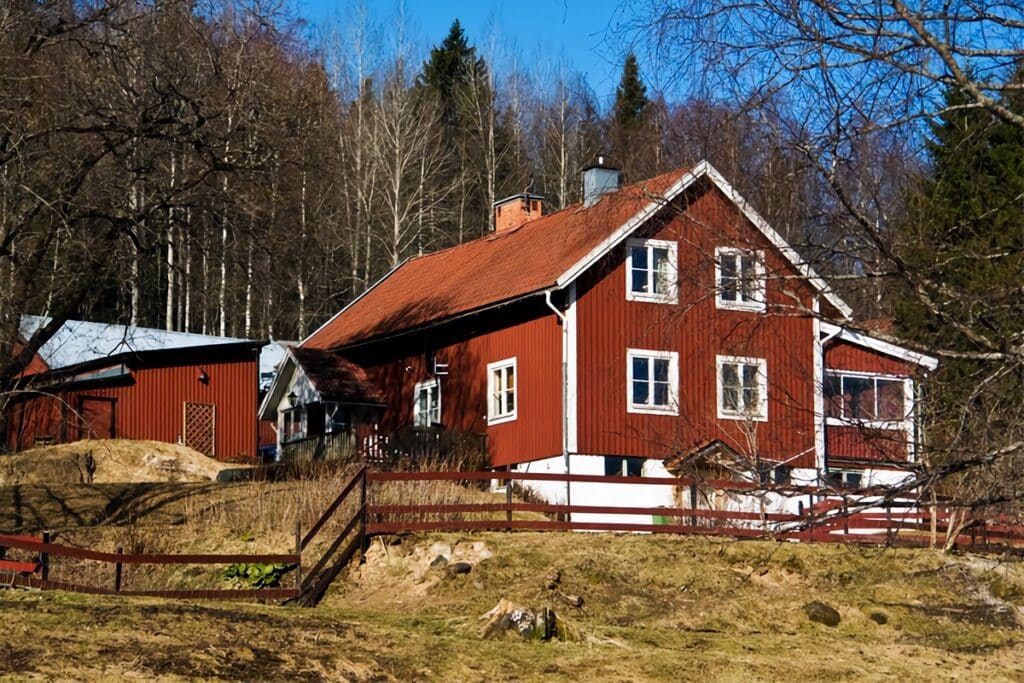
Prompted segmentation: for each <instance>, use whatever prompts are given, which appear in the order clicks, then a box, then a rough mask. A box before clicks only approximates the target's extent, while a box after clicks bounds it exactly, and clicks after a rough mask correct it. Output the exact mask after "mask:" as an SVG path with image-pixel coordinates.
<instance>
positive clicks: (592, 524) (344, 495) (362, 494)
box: [0, 465, 1024, 606]
mask: <svg viewBox="0 0 1024 683" xmlns="http://www.w3.org/2000/svg"><path fill="white" fill-rule="evenodd" d="M495 480H497V481H499V482H501V483H503V484H504V485H505V497H504V500H496V501H494V502H487V503H443V504H435V503H421V502H416V501H417V492H416V486H417V485H419V484H422V483H424V482H432V481H433V482H436V481H447V482H453V483H455V482H459V483H463V484H466V483H471V482H476V483H478V484H479V483H483V482H492V481H495ZM530 481H540V482H557V483H573V484H605V485H610V486H612V487H614V486H616V485H620V484H622V485H631V486H635V485H650V486H665V485H671V486H673V487H679V488H683V489H685V488H687V487H691V486H694V485H696V484H697V483H698V482H696V481H691V480H689V479H686V478H664V477H662V478H655V477H621V476H598V475H565V474H541V473H526V472H490V471H472V472H463V471H449V472H437V471H426V472H391V471H370V470H369V469H368V468H367V467H366V466H365V465H364V466H362V467H360V469H359V470H358V471H357V472H356V473H355V474H354V476H353V477H352V478H351V479H350V480H349V482H348V483H347V484H346V485H345V486H344V487H343V488H342V490H341V491H340V492H339V493H338V495H337V496H336V497H335V499H334V500H333V501H332V502H331V504H330V505H329V506H328V507H327V509H326V510H325V511H324V513H323V514H322V515H321V517H320V518H319V519H318V520H317V521H316V522H315V523H314V524H313V525H312V527H311V528H310V529H309V530H308V531H307V532H306V533H305V534H303V533H302V530H301V528H299V526H298V524H296V529H295V552H294V553H292V554H282V555H157V554H124V553H121V552H117V553H107V552H98V551H94V550H88V549H82V548H72V547H69V546H65V545H59V544H55V543H51V542H49V539H48V538H45V537H44V538H41V539H36V538H30V537H25V536H2V535H0V548H15V549H19V550H23V551H29V552H34V553H36V554H37V556H38V558H39V566H38V568H37V569H38V570H37V571H34V572H31V573H30V572H25V571H21V572H15V571H5V570H4V569H3V567H2V566H0V578H3V577H6V576H7V575H8V574H9V575H10V577H9V578H10V581H9V583H13V584H14V585H19V586H27V587H34V588H56V589H63V590H71V591H77V592H82V593H100V594H120V595H146V596H156V597H167V598H190V599H202V598H218V599H258V600H282V601H286V602H296V603H298V604H301V605H306V606H313V605H316V604H317V603H318V602H319V600H320V599H321V598H322V597H323V595H324V594H325V593H326V591H327V589H328V587H329V586H330V584H331V582H332V581H333V580H334V579H335V578H336V577H337V575H338V573H339V572H340V571H341V570H342V569H343V568H344V567H345V566H346V564H347V563H348V562H349V561H350V560H351V559H352V557H354V556H355V554H356V553H357V552H359V551H360V550H361V549H362V548H364V547H365V544H366V540H367V538H368V537H369V536H372V535H375V534H394V533H405V532H424V531H483V530H489V531H518V530H531V531H612V532H644V533H652V534H687V535H700V536H717V537H726V538H737V539H743V538H760V539H773V540H787V541H800V542H808V543H814V542H825V543H855V544H872V545H885V546H909V547H922V546H939V547H947V548H951V549H961V550H974V551H983V552H1003V553H1013V554H1024V526H1021V525H1019V524H1017V523H1016V520H1009V519H1003V518H999V517H995V518H982V517H978V516H972V515H970V514H968V513H967V512H965V511H964V510H958V509H955V508H950V507H948V506H946V505H945V504H943V503H940V504H939V505H935V506H926V505H921V504H918V503H915V502H913V501H886V500H881V499H879V500H876V501H874V502H873V501H872V500H870V499H867V500H866V499H864V498H863V497H862V498H853V497H847V498H843V497H840V496H837V492H836V491H834V490H831V489H819V488H811V487H788V488H785V489H782V488H779V489H777V490H776V491H775V492H776V493H785V494H788V495H791V496H792V495H795V496H804V495H806V496H807V497H808V499H807V503H808V504H807V505H806V506H804V507H803V508H802V512H801V513H800V514H780V513H763V512H744V511H732V510H709V509H702V508H700V507H644V506H621V505H620V506H616V505H577V504H573V505H566V504H558V503H542V502H528V501H523V500H517V499H516V497H515V496H514V489H515V485H516V484H519V485H521V484H522V483H523V482H530ZM699 483H700V484H701V485H706V486H712V487H715V488H720V489H722V490H726V491H731V492H735V493H738V494H739V495H744V494H745V495H754V494H755V493H756V494H759V493H762V492H764V491H765V488H764V486H762V485H758V484H754V483H746V482H735V481H702V482H699ZM385 484H398V485H401V484H406V485H408V486H409V487H410V492H409V496H408V500H409V501H410V502H409V503H402V504H381V503H376V502H374V493H375V488H376V487H377V486H379V485H385ZM392 493H393V492H392ZM608 498H609V499H610V500H615V499H616V496H615V495H614V494H612V495H609V496H608ZM346 515H347V516H346ZM581 515H587V518H586V519H585V520H580V519H579V518H578V517H579V516H581ZM624 516H627V517H639V518H647V519H642V520H641V521H635V522H623V521H621V518H622V517H624ZM336 519H339V520H341V519H343V520H345V522H344V524H341V523H340V522H338V521H335V523H334V524H333V525H332V524H329V523H330V522H331V521H332V520H336ZM656 520H657V521H656ZM339 526H340V527H341V530H340V531H339V532H338V533H337V534H335V535H334V537H333V539H332V540H331V542H330V543H329V544H327V546H326V549H325V550H324V551H323V552H322V553H321V554H320V557H319V558H318V559H317V561H316V562H313V563H312V564H311V565H310V568H309V569H308V571H305V572H304V567H305V565H304V564H303V561H302V555H303V553H304V552H306V551H308V550H309V549H310V547H311V545H312V544H313V541H314V540H316V539H317V538H319V537H320V536H322V535H323V534H325V533H327V529H328V528H331V529H337V528H338V527H339ZM317 547H322V544H317ZM53 556H63V557H69V558H75V559H80V560H91V561H95V562H101V563H105V564H107V565H109V566H110V567H111V581H110V583H109V584H108V585H107V586H105V587H101V586H83V585H79V584H75V583H71V582H68V581H61V580H59V579H54V578H53V577H51V576H50V575H49V567H50V558H51V557H53ZM236 562H245V563H284V564H289V565H294V568H295V576H294V586H293V587H292V588H261V589H238V590H230V589H212V590H195V589H182V590H122V587H121V571H122V566H123V565H143V564H150V565H173V564H200V565H208V564H231V563H236Z"/></svg>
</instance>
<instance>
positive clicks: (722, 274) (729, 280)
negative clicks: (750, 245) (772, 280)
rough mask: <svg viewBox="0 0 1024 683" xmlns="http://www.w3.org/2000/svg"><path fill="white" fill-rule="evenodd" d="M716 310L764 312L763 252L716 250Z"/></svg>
mask: <svg viewBox="0 0 1024 683" xmlns="http://www.w3.org/2000/svg"><path fill="white" fill-rule="evenodd" d="M715 287H716V290H717V293H718V295H717V297H716V301H717V306H718V308H725V309H731V310H738V311H763V310H765V276H764V252H763V251H757V250H744V249H735V248H733V247H718V248H717V249H715Z"/></svg>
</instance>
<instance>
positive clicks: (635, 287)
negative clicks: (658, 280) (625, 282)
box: [630, 268, 647, 292]
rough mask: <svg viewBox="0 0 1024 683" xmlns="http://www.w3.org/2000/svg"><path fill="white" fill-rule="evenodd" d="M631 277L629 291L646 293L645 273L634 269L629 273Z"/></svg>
mask: <svg viewBox="0 0 1024 683" xmlns="http://www.w3.org/2000/svg"><path fill="white" fill-rule="evenodd" d="M630 272H631V274H632V277H631V279H630V290H631V291H634V292H646V291H647V271H646V270H637V269H636V268H634V269H633V270H632V271H630Z"/></svg>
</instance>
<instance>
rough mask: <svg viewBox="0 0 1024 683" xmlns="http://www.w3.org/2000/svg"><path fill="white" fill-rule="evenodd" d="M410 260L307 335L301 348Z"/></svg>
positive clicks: (385, 275) (390, 271) (399, 265)
mask: <svg viewBox="0 0 1024 683" xmlns="http://www.w3.org/2000/svg"><path fill="white" fill-rule="evenodd" d="M410 260H411V259H405V260H404V261H402V262H401V263H399V264H398V265H397V266H395V267H394V268H392V269H391V270H389V271H388V272H386V273H384V275H382V276H381V278H380V279H379V280H377V281H376V282H374V283H373V284H372V285H370V286H369V287H367V288H366V289H364V290H363V291H362V293H360V294H359V296H357V297H356V298H355V299H352V301H349V302H348V303H347V304H345V306H344V308H342V309H341V310H340V311H338V312H337V313H335V314H334V315H332V316H331V317H330V318H328V319H327V322H325V323H324V324H323V325H321V326H320V327H318V328H316V329H315V330H313V331H312V332H311V333H309V334H308V335H306V338H305V339H303V340H302V341H300V342H299V346H302V345H304V344H305V343H306V342H307V341H309V340H310V339H312V338H313V337H315V336H316V335H317V333H319V332H320V331H321V330H322V329H324V328H325V327H327V326H328V325H330V324H331V323H333V322H334V321H335V320H336V319H338V318H339V317H341V314H342V313H344V312H345V311H347V310H348V309H350V308H352V307H353V306H355V305H356V302H357V301H359V300H360V299H362V298H363V297H364V296H366V295H367V294H369V293H370V292H372V291H373V290H374V289H376V287H377V285H379V284H380V283H382V282H384V281H385V280H387V279H388V278H389V277H391V276H392V275H393V274H394V273H395V271H397V270H398V269H399V268H401V267H402V266H404V265H405V264H406V263H408V262H409V261H410Z"/></svg>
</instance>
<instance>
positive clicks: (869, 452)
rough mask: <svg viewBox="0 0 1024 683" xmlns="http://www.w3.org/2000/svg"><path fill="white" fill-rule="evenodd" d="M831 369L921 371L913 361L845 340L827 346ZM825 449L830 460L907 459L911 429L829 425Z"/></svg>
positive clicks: (827, 364)
mask: <svg viewBox="0 0 1024 683" xmlns="http://www.w3.org/2000/svg"><path fill="white" fill-rule="evenodd" d="M825 367H826V368H827V369H828V370H837V371H842V370H849V371H853V372H869V373H874V374H879V375H895V376H897V377H911V376H913V375H914V373H915V372H916V371H917V369H918V368H917V366H916V365H914V364H913V363H908V362H906V361H902V360H899V359H897V358H892V357H891V356H885V355H883V354H880V353H878V352H877V351H872V350H871V349H866V348H864V347H862V346H856V345H854V344H850V343H848V342H845V341H841V340H835V341H832V342H829V344H828V345H827V346H826V348H825ZM825 445H826V447H825V450H826V452H827V453H828V457H829V462H830V463H831V464H834V465H835V464H840V463H836V462H835V461H836V459H841V460H842V459H845V460H854V461H861V462H863V461H870V462H872V463H875V462H906V460H907V459H908V455H909V444H908V443H907V432H906V431H905V430H903V429H871V428H867V427H859V426H856V425H850V426H846V425H828V426H827V427H826V428H825Z"/></svg>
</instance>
